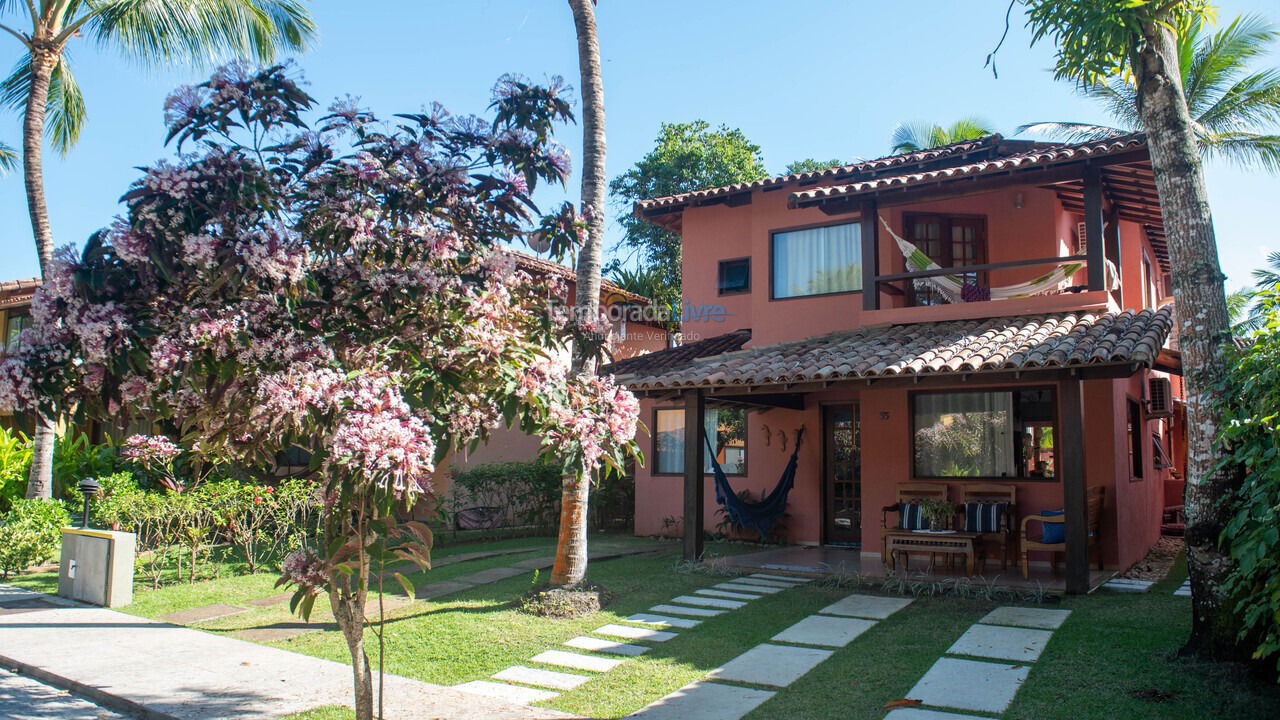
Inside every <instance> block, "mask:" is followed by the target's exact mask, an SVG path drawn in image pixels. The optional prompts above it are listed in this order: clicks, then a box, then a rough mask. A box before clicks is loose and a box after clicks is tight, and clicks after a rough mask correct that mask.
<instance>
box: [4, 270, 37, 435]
mask: <svg viewBox="0 0 1280 720" xmlns="http://www.w3.org/2000/svg"><path fill="white" fill-rule="evenodd" d="M38 287H40V278H29V279H27V280H4V281H0V341H2V344H0V353H3V352H4V351H6V350H8V349H10V348H12V347H14V346H15V345H16V344H17V342H18V334H19V333H21V332H22V331H23V330H24V329H26V328H27V327H29V326H30V325H31V296H32V295H34V294H35V292H36V288H38ZM0 428H5V429H6V430H19V431H21V432H23V433H27V434H30V433H31V431H32V430H33V429H34V426H33V425H32V423H31V418H29V417H27V416H26V415H24V414H22V413H19V414H17V415H14V414H13V413H10V412H8V411H7V410H0Z"/></svg>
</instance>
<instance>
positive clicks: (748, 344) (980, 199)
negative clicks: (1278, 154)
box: [610, 134, 1185, 591]
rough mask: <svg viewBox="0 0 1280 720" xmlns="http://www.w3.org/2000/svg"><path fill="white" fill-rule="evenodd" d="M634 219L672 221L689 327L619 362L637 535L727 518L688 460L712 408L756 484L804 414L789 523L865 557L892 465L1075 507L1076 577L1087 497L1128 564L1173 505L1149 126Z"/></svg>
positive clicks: (773, 469)
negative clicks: (633, 426) (635, 444)
mask: <svg viewBox="0 0 1280 720" xmlns="http://www.w3.org/2000/svg"><path fill="white" fill-rule="evenodd" d="M635 213H636V215H637V216H638V217H641V218H643V219H645V220H647V221H648V222H651V223H653V224H655V225H658V226H660V227H664V228H667V229H669V230H672V231H675V232H678V233H680V234H681V236H682V242H683V244H682V247H683V271H684V275H683V276H684V308H685V312H684V316H683V322H682V330H683V334H684V337H685V338H686V339H687V340H691V342H688V343H687V344H685V345H684V346H682V347H679V348H675V349H672V350H666V351H661V352H655V353H652V354H648V355H644V356H641V357H637V358H632V359H629V360H623V361H619V362H617V363H615V364H614V365H613V367H612V368H610V369H611V371H612V372H614V373H616V374H617V375H618V377H619V379H620V381H622V382H624V383H625V384H626V385H628V386H629V387H630V388H631V389H632V390H633V391H635V392H636V393H638V394H639V395H640V396H641V397H642V413H643V414H642V418H641V419H642V420H643V422H644V423H645V425H647V426H648V429H649V432H650V435H649V436H647V437H642V438H641V442H642V445H643V447H644V449H645V455H646V456H647V458H648V462H647V463H646V466H645V467H643V468H640V469H638V470H637V473H636V519H635V522H636V533H637V534H638V535H654V534H664V533H665V534H682V535H684V537H685V539H686V540H685V542H686V554H687V555H690V556H696V555H697V554H698V553H700V551H701V546H700V542H701V537H702V532H701V531H702V530H703V529H704V528H711V527H714V526H715V525H716V523H717V522H718V521H719V518H718V517H717V515H716V509H717V505H716V499H715V494H714V490H713V483H712V482H710V481H709V478H710V476H709V475H705V474H704V473H709V467H710V466H709V464H707V463H708V462H709V461H708V460H707V459H706V458H707V457H709V454H710V453H709V452H707V451H705V450H704V451H703V452H702V453H700V455H702V456H703V457H704V467H703V468H688V469H686V463H685V458H686V457H687V453H686V450H685V449H686V447H688V446H689V444H691V443H696V444H701V440H700V439H699V438H700V437H701V435H702V434H701V433H699V432H697V428H698V426H700V425H701V426H702V427H704V428H705V429H706V430H705V432H706V433H707V434H708V435H711V434H713V433H714V435H715V437H714V438H713V439H712V441H713V444H714V445H715V446H716V452H717V457H718V459H719V461H720V463H721V465H722V466H723V467H724V469H725V471H726V473H727V474H728V476H729V480H730V482H731V484H732V485H733V488H734V489H735V490H736V491H742V490H748V491H750V493H751V494H752V496H753V497H754V498H757V499H758V498H760V497H762V496H763V495H764V494H766V493H768V492H769V491H770V490H772V489H773V488H774V486H775V485H776V484H777V482H778V479H779V476H780V475H781V473H782V471H783V469H784V466H785V465H786V463H787V460H788V458H789V456H790V454H791V450H792V447H793V445H792V444H793V443H794V438H795V432H796V430H798V429H800V428H804V429H805V431H806V435H805V437H804V443H803V446H802V448H801V451H800V453H799V465H798V467H799V470H798V473H797V475H796V480H795V487H794V489H793V490H792V491H791V494H790V497H789V502H788V505H787V509H786V511H787V517H786V518H785V521H784V525H783V528H782V530H781V531H780V539H782V540H784V541H786V542H788V543H795V544H822V545H828V544H839V545H847V546H853V547H860V548H861V550H862V557H863V558H867V559H868V560H869V561H874V562H878V561H879V559H880V558H879V555H880V548H881V544H880V541H881V537H880V536H881V531H880V522H881V508H882V507H885V506H888V505H892V504H894V503H895V502H896V499H897V492H898V488H899V486H900V485H902V484H904V483H913V482H933V483H938V484H943V485H946V486H948V488H949V492H950V497H951V499H952V500H953V501H956V500H957V499H958V497H959V492H960V489H961V488H962V486H965V485H967V484H972V483H975V482H983V483H1000V484H1006V485H1012V486H1014V487H1015V489H1016V493H1017V496H1016V505H1017V514H1018V516H1019V519H1020V518H1021V516H1024V515H1028V514H1033V513H1038V512H1040V511H1041V510H1059V509H1064V508H1065V513H1066V521H1067V528H1068V531H1067V535H1068V542H1069V543H1070V547H1069V552H1067V553H1066V560H1067V589H1068V590H1070V591H1081V590H1083V589H1085V588H1087V586H1088V585H1087V584H1088V582H1089V574H1088V570H1087V567H1085V565H1084V561H1083V559H1082V558H1083V555H1084V549H1085V545H1086V544H1091V543H1088V542H1087V538H1086V533H1085V532H1084V531H1083V530H1081V531H1077V530H1076V529H1075V528H1083V527H1085V513H1086V503H1087V501H1086V498H1087V496H1088V489H1092V488H1103V489H1104V491H1105V500H1104V506H1103V507H1104V509H1103V514H1102V518H1101V526H1100V533H1101V545H1102V554H1103V558H1104V561H1105V562H1106V564H1107V565H1109V566H1111V567H1119V568H1125V567H1128V566H1129V565H1131V564H1132V563H1134V562H1136V561H1138V560H1139V559H1141V558H1142V557H1143V555H1144V554H1145V553H1146V552H1147V550H1148V549H1149V548H1150V547H1151V546H1152V545H1153V544H1154V543H1155V541H1156V540H1157V539H1158V537H1159V533H1160V524H1161V518H1162V510H1163V509H1164V507H1165V506H1166V505H1167V504H1180V503H1181V500H1180V497H1181V484H1180V482H1179V478H1180V477H1181V475H1180V470H1181V468H1182V467H1184V462H1183V460H1182V458H1183V457H1184V454H1185V452H1184V448H1183V440H1182V437H1183V435H1182V428H1181V422H1182V421H1181V420H1180V419H1179V418H1180V415H1179V407H1178V406H1177V404H1176V403H1175V402H1174V398H1173V397H1171V396H1178V395H1181V382H1180V377H1178V376H1179V374H1180V366H1181V363H1180V355H1179V353H1178V351H1177V350H1176V349H1175V348H1176V339H1171V335H1172V334H1173V333H1174V332H1175V320H1174V315H1173V308H1172V305H1171V303H1170V298H1169V291H1168V287H1169V284H1168V268H1169V264H1168V251H1167V248H1166V245H1165V242H1164V228H1163V223H1162V219H1161V213H1160V205H1159V201H1158V199H1157V193H1156V188H1155V183H1154V179H1153V175H1152V170H1151V164H1150V159H1149V156H1148V152H1147V145H1146V141H1145V138H1144V136H1142V135H1140V134H1138V135H1128V136H1123V137H1119V138H1114V139H1109V140H1105V141H1099V142H1089V143H1082V144H1074V145H1065V144H1054V143H1043V142H1028V141H1014V140H1006V139H1004V138H1002V137H1001V136H999V135H992V136H989V137H985V138H982V139H979V140H974V141H970V142H961V143H955V144H951V145H946V146H942V147H938V148H933V149H929V150H925V151H921V152H915V153H908V154H904V155H897V156H893V157H886V158H883V159H879V160H872V161H868V162H862V163H858V164H854V165H848V166H844V167H838V168H832V169H828V170H822V171H815V172H807V173H800V174H793V175H786V176H782V177H776V178H772V179H765V180H759V181H755V182H750V183H742V184H737V185H731V186H727V187H720V188H710V189H706V190H699V191H696V192H690V193H684V194H681V195H676V196H672V197H664V198H656V199H652V200H645V201H642V202H640V203H637V204H636V207H635ZM882 221H883V222H882ZM886 224H887V227H886ZM895 236H897V237H900V238H902V239H903V240H904V242H903V243H901V245H906V246H907V247H906V248H903V247H901V246H900V243H899V242H898V241H897V240H896V239H895ZM908 257H910V261H908ZM1079 263H1087V266H1086V267H1085V268H1083V269H1080V270H1079V271H1078V272H1075V273H1074V274H1073V275H1070V277H1066V274H1067V273H1066V272H1065V269H1064V265H1070V264H1077V265H1078V264H1079ZM933 266H937V267H933ZM938 268H942V269H938ZM1109 268H1112V269H1110V270H1109ZM1053 272H1056V273H1057V274H1055V275H1051V276H1050V277H1049V278H1048V279H1043V278H1042V276H1044V275H1045V274H1046V273H1053ZM1021 283H1030V284H1029V285H1023V286H1020V287H1011V286H1018V285H1019V284H1021ZM1027 293H1034V294H1030V295H1026V294H1027ZM1019 295H1025V296H1019ZM1006 296H1013V297H1006ZM1169 379H1171V383H1169V384H1166V383H1165V382H1164V381H1165V380H1169ZM1166 390H1171V392H1166ZM1153 393H1155V394H1156V395H1157V396H1153ZM697 417H702V418H703V421H702V422H701V423H699V422H696V421H692V422H688V423H686V418H689V419H693V418H697ZM1166 485H1167V486H1168V487H1167V488H1166ZM891 522H892V520H891ZM1032 558H1033V565H1036V564H1042V563H1043V562H1045V561H1047V559H1048V556H1047V555H1045V554H1044V553H1039V554H1034V555H1033V556H1032Z"/></svg>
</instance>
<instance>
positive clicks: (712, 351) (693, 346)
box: [601, 330, 751, 375]
mask: <svg viewBox="0 0 1280 720" xmlns="http://www.w3.org/2000/svg"><path fill="white" fill-rule="evenodd" d="M750 339H751V331H750V330H735V331H734V332H731V333H725V334H724V335H716V336H715V337H709V338H707V339H705V340H698V341H695V342H691V343H687V344H685V345H681V346H679V347H674V348H670V349H667V350H658V351H657V352H651V353H647V354H644V355H637V356H636V357H633V358H627V359H625V360H619V361H618V362H615V363H613V364H612V365H606V366H605V367H603V368H601V370H602V371H603V372H606V373H611V374H614V375H632V374H637V373H642V374H646V375H649V374H655V373H658V372H661V371H663V370H666V369H669V368H677V367H680V366H682V365H685V364H687V363H689V362H692V361H693V360H696V359H698V358H702V357H712V356H715V355H723V354H725V353H728V352H733V351H735V350H741V349H742V346H743V345H746V344H747V341H748V340H750Z"/></svg>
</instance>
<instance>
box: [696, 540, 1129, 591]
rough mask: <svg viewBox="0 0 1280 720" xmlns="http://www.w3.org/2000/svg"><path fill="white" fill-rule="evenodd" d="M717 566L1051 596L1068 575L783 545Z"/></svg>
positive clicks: (718, 561) (1104, 574)
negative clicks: (892, 564)
mask: <svg viewBox="0 0 1280 720" xmlns="http://www.w3.org/2000/svg"><path fill="white" fill-rule="evenodd" d="M708 562H709V563H710V564H712V565H714V566H716V567H723V568H726V569H734V570H741V571H744V572H776V573H789V574H796V575H804V576H810V577H845V578H848V577H860V578H863V579H867V580H873V581H878V580H883V579H884V578H886V577H889V576H891V575H895V573H896V575H897V576H898V577H902V578H905V579H907V580H926V581H964V580H967V581H968V582H970V583H972V584H973V585H974V586H977V587H982V586H995V587H1005V588H1013V589H1016V590H1026V591H1042V592H1045V593H1048V594H1052V595H1061V594H1065V593H1066V592H1067V576H1066V574H1065V573H1064V571H1063V568H1062V566H1061V565H1060V566H1059V568H1058V571H1057V572H1053V571H1052V570H1051V569H1050V568H1049V567H1048V565H1047V564H1032V566H1031V572H1030V573H1029V574H1028V577H1027V578H1023V577H1022V573H1021V572H1020V571H1019V570H1018V568H1017V567H1016V565H1015V564H1013V563H1010V565H1009V567H1008V568H1007V569H1002V568H1001V567H1000V564H999V563H996V562H988V563H987V564H986V565H985V567H981V568H979V569H978V570H977V571H975V572H974V574H973V575H968V574H966V573H965V570H964V567H963V564H957V565H956V566H955V567H952V566H951V565H950V564H949V563H947V562H945V561H943V560H942V559H939V561H938V562H937V563H936V564H935V565H934V566H933V567H929V558H928V557H927V556H924V555H912V556H911V559H910V561H909V566H908V567H907V568H906V569H903V568H901V567H900V568H898V570H897V571H890V570H889V569H888V568H887V567H886V566H885V564H884V563H883V562H882V561H881V558H880V555H879V554H878V553H866V552H862V551H860V550H859V549H857V548H851V547H838V546H831V545H783V546H780V547H776V548H770V549H768V550H761V551H760V552H753V553H744V554H742V555H729V556H725V557H718V558H715V559H714V560H710V561H708ZM1114 574H1115V572H1114V571H1111V570H1098V569H1097V568H1090V569H1089V581H1088V589H1087V590H1086V592H1093V591H1094V590H1096V589H1097V588H1098V587H1099V586H1100V585H1102V583H1104V582H1106V581H1107V580H1108V579H1110V578H1111V577H1112V576H1113V575H1114Z"/></svg>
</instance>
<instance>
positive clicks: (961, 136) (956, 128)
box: [940, 115, 996, 145]
mask: <svg viewBox="0 0 1280 720" xmlns="http://www.w3.org/2000/svg"><path fill="white" fill-rule="evenodd" d="M945 130H946V137H945V138H943V141H942V143H940V144H942V145H946V144H947V143H954V142H961V141H964V140H977V139H978V138H984V137H986V136H988V135H994V134H995V133H996V131H995V128H994V127H993V126H992V125H991V123H989V122H987V121H986V119H985V118H981V117H978V116H977V115H970V116H968V117H962V118H960V119H959V120H957V121H955V123H953V124H952V125H951V127H949V128H946V129H945Z"/></svg>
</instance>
